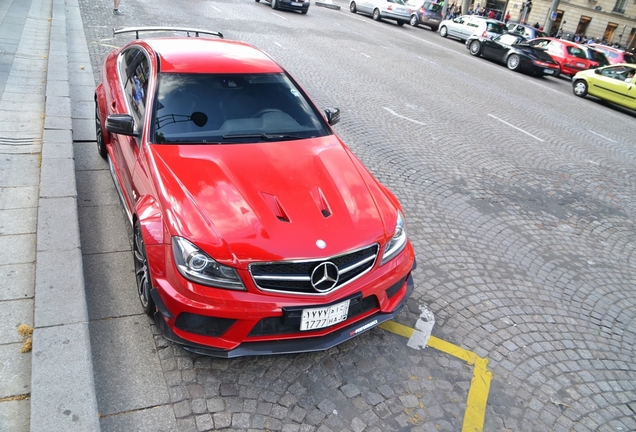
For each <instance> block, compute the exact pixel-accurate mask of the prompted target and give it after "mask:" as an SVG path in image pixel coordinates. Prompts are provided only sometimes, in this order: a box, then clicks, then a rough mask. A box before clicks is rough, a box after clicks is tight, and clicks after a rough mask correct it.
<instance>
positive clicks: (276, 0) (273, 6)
mask: <svg viewBox="0 0 636 432" xmlns="http://www.w3.org/2000/svg"><path fill="white" fill-rule="evenodd" d="M272 9H274V10H276V9H278V0H272Z"/></svg>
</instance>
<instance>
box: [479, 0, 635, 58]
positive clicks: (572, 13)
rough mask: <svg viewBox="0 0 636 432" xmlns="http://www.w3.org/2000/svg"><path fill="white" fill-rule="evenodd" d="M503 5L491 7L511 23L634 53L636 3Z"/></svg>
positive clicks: (588, 0)
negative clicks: (519, 22)
mask: <svg viewBox="0 0 636 432" xmlns="http://www.w3.org/2000/svg"><path fill="white" fill-rule="evenodd" d="M488 3H490V2H488ZM496 3H499V4H496ZM501 3H502V2H500V1H497V2H495V1H493V4H492V6H491V7H492V8H494V9H499V10H506V11H507V12H509V13H510V17H511V20H514V21H525V22H526V23H527V24H531V25H532V24H535V23H539V25H540V26H541V27H544V28H546V29H548V28H551V34H553V35H554V34H556V32H557V31H558V30H559V29H561V31H562V33H563V37H564V38H566V39H572V38H573V37H574V35H576V34H578V35H580V36H587V37H588V38H594V39H598V40H599V41H604V42H605V43H607V44H610V45H611V44H618V45H620V47H621V48H623V49H627V50H632V51H633V50H634V48H635V45H636V0H569V1H568V0H560V1H557V2H553V1H552V0H528V1H522V0H508V1H505V2H503V3H504V4H505V6H504V8H501V6H502V5H501ZM555 3H556V5H557V6H556V8H555V9H556V10H554V11H553V10H552V7H553V5H554V4H555ZM497 6H499V7H497Z"/></svg>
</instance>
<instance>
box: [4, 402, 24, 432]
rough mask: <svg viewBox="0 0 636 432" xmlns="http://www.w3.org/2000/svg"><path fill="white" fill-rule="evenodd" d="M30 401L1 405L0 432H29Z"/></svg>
mask: <svg viewBox="0 0 636 432" xmlns="http://www.w3.org/2000/svg"><path fill="white" fill-rule="evenodd" d="M29 409H30V401H29V400H28V399H26V400H16V401H7V402H3V403H0V432H29Z"/></svg>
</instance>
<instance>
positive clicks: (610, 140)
mask: <svg viewBox="0 0 636 432" xmlns="http://www.w3.org/2000/svg"><path fill="white" fill-rule="evenodd" d="M588 131H589V132H590V133H593V134H594V135H596V136H599V137H601V138H603V139H606V140H608V141H609V142H613V143H615V142H616V141H614V140H613V139H609V138H608V137H606V136H603V135H601V134H599V133H596V132H594V131H593V130H591V129H588Z"/></svg>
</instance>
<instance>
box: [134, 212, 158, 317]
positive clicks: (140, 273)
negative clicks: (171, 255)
mask: <svg viewBox="0 0 636 432" xmlns="http://www.w3.org/2000/svg"><path fill="white" fill-rule="evenodd" d="M133 258H134V260H135V283H136V284H137V295H139V301H140V302H141V306H142V308H143V309H144V312H145V313H146V314H147V315H149V316H153V315H154V313H155V310H156V306H155V302H154V300H153V299H152V296H151V295H150V290H151V289H152V280H151V279H150V268H148V255H147V254H146V246H145V244H144V238H143V236H142V234H141V227H140V226H139V222H138V221H135V229H134V234H133Z"/></svg>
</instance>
